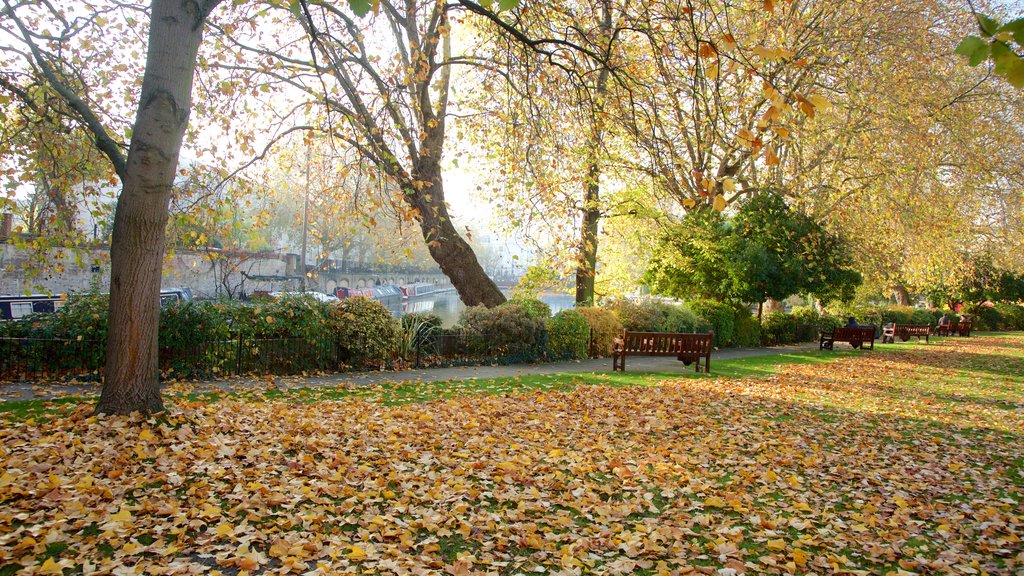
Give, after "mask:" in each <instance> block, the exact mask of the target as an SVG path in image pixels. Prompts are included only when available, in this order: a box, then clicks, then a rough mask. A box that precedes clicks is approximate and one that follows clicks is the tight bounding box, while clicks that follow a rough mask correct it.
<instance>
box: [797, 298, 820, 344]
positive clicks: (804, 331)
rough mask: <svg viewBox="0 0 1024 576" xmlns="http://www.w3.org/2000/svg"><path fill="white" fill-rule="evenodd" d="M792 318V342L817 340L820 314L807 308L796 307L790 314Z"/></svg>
mask: <svg viewBox="0 0 1024 576" xmlns="http://www.w3.org/2000/svg"><path fill="white" fill-rule="evenodd" d="M790 316H792V317H793V320H792V322H793V342H812V341H814V340H817V338H818V335H819V330H820V329H821V328H820V325H821V314H818V311H817V310H815V309H814V308H811V307H809V306H797V307H796V308H793V310H792V311H791V312H790Z"/></svg>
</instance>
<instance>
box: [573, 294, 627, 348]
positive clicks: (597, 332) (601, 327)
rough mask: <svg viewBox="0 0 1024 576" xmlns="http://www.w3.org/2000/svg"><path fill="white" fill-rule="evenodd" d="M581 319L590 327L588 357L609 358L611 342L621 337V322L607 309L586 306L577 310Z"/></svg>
mask: <svg viewBox="0 0 1024 576" xmlns="http://www.w3.org/2000/svg"><path fill="white" fill-rule="evenodd" d="M576 311H577V312H579V313H580V314H581V315H582V316H583V318H585V319H586V320H587V324H589V325H590V330H591V337H592V338H593V339H592V341H591V346H590V355H591V356H593V357H595V358H601V357H605V356H611V353H612V341H613V340H614V339H615V338H618V337H619V336H622V328H623V326H622V322H619V318H618V316H616V315H615V313H614V312H612V311H611V310H608V309H607V308H599V307H597V306H587V307H583V308H577V309H576Z"/></svg>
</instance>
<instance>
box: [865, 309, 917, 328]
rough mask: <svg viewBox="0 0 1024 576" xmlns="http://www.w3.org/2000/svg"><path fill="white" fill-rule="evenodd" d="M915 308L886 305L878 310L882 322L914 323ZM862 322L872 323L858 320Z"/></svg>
mask: <svg viewBox="0 0 1024 576" xmlns="http://www.w3.org/2000/svg"><path fill="white" fill-rule="evenodd" d="M914 311H915V310H914V309H913V308H911V307H910V306H886V307H884V308H880V309H879V310H878V313H879V316H880V317H881V323H879V324H876V325H882V324H889V323H890V322H895V323H896V324H913V323H914ZM857 321H858V322H860V323H861V324H870V322H864V321H862V320H860V319H858V320H857Z"/></svg>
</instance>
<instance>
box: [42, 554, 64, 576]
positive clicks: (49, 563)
mask: <svg viewBox="0 0 1024 576" xmlns="http://www.w3.org/2000/svg"><path fill="white" fill-rule="evenodd" d="M35 573H36V574H64V568H62V567H61V565H60V564H57V563H56V562H54V560H53V558H47V559H46V562H43V565H42V566H40V567H39V568H38V569H37V570H36V571H35Z"/></svg>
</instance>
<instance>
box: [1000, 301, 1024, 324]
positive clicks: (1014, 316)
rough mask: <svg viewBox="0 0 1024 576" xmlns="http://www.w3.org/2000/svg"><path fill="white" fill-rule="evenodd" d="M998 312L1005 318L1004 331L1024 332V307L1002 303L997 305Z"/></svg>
mask: <svg viewBox="0 0 1024 576" xmlns="http://www.w3.org/2000/svg"><path fill="white" fill-rule="evenodd" d="M995 308H996V311H997V312H999V315H1000V316H1002V317H1003V322H1002V325H1001V326H1000V328H1001V329H1003V330H1024V306H1021V305H1020V304H1009V303H1004V302H1001V303H999V304H996V306H995Z"/></svg>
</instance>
